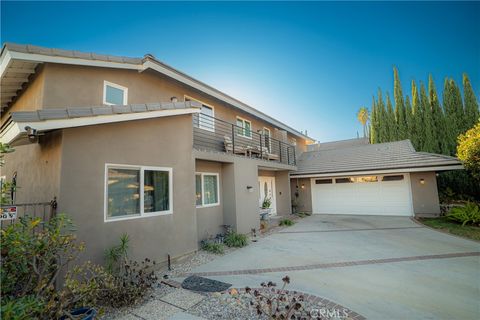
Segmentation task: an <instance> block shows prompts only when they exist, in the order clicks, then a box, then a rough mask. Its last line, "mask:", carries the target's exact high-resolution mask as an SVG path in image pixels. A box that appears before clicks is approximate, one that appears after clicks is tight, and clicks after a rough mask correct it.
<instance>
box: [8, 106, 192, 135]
mask: <svg viewBox="0 0 480 320" xmlns="http://www.w3.org/2000/svg"><path fill="white" fill-rule="evenodd" d="M199 112H200V109H199V108H188V109H173V110H168V109H167V110H157V111H148V112H139V113H125V114H113V115H103V116H92V117H80V118H71V119H55V120H44V121H35V122H16V123H12V124H11V125H9V126H8V127H7V128H6V129H5V130H4V131H3V132H2V134H1V135H0V142H2V143H11V142H12V141H14V140H15V139H16V138H17V137H18V136H19V135H20V134H22V133H26V132H27V130H26V129H25V127H31V128H33V129H35V130H37V131H39V132H42V131H48V130H55V129H65V128H75V127H83V126H91V125H97V124H106V123H115V122H124V121H133V120H143V119H152V118H161V117H170V116H177V115H183V114H191V113H199Z"/></svg>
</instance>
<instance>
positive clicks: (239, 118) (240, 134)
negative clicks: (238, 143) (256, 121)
mask: <svg viewBox="0 0 480 320" xmlns="http://www.w3.org/2000/svg"><path fill="white" fill-rule="evenodd" d="M238 120H240V121H242V122H243V127H242V128H243V130H242V133H238V132H237V136H240V137H243V138H247V139H252V131H253V127H252V121H250V120H247V119H245V118H242V117H239V116H237V121H238ZM237 121H235V125H236V126H237V127H238V124H237ZM245 122H248V123H250V135H249V136H247V135H244V134H243V133H244V132H245ZM235 131H237V130H235Z"/></svg>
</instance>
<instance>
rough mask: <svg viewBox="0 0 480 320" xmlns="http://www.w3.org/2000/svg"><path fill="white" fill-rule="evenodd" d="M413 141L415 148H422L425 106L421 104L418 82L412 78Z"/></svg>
mask: <svg viewBox="0 0 480 320" xmlns="http://www.w3.org/2000/svg"><path fill="white" fill-rule="evenodd" d="M412 117H413V119H412V130H413V135H412V143H413V146H414V147H415V150H422V149H423V144H424V140H425V124H424V120H423V118H424V116H423V108H421V106H420V98H419V96H418V88H417V84H416V83H415V81H414V80H412Z"/></svg>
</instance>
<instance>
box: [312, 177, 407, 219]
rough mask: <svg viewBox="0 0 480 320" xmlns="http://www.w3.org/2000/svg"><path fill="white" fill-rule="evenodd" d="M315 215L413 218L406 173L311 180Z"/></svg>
mask: <svg viewBox="0 0 480 320" xmlns="http://www.w3.org/2000/svg"><path fill="white" fill-rule="evenodd" d="M311 183H312V184H311V186H312V206H313V208H312V209H313V212H314V213H324V214H365V215H392V216H412V215H413V208H412V196H411V189H410V176H409V174H408V173H406V174H390V175H372V176H354V177H353V176H352V177H335V178H313V179H312V180H311Z"/></svg>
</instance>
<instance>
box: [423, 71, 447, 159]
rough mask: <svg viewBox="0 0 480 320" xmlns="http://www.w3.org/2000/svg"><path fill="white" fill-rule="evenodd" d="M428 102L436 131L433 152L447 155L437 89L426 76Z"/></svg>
mask: <svg viewBox="0 0 480 320" xmlns="http://www.w3.org/2000/svg"><path fill="white" fill-rule="evenodd" d="M428 102H429V104H430V109H431V111H432V118H433V125H434V129H435V131H436V134H435V137H436V141H435V148H434V150H433V152H435V153H443V154H448V153H449V152H448V143H447V141H446V140H447V139H446V128H445V115H444V113H443V110H442V107H441V105H440V102H439V101H438V95H437V88H436V87H435V83H434V82H433V77H432V75H429V76H428Z"/></svg>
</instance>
